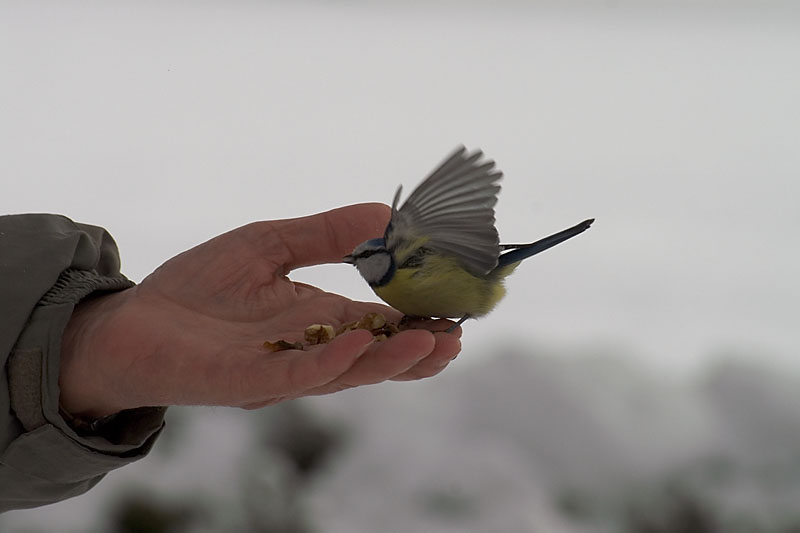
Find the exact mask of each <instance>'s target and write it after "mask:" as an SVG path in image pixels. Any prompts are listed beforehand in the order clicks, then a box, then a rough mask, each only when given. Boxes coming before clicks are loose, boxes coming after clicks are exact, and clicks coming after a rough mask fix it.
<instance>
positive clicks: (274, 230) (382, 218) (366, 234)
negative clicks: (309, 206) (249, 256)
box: [252, 203, 391, 272]
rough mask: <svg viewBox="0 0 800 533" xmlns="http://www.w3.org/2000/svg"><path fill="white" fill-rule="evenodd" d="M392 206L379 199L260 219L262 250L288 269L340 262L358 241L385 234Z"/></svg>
mask: <svg viewBox="0 0 800 533" xmlns="http://www.w3.org/2000/svg"><path fill="white" fill-rule="evenodd" d="M390 216H391V209H390V208H389V206H387V205H384V204H379V203H370V204H357V205H350V206H347V207H340V208H338V209H333V210H331V211H326V212H325V213H319V214H316V215H310V216H307V217H301V218H291V219H286V220H274V221H268V222H256V223H255V224H253V226H255V228H252V229H255V230H256V231H257V232H258V233H259V235H260V237H261V238H259V239H258V240H259V242H260V247H261V252H262V253H264V254H267V256H268V257H271V258H272V259H273V260H274V261H276V262H280V263H281V264H282V266H283V270H284V272H289V271H291V270H293V269H295V268H299V267H303V266H310V265H318V264H322V263H338V262H340V261H341V260H342V257H344V256H345V255H347V254H349V253H350V252H352V251H353V248H355V246H356V245H358V244H359V243H361V242H363V241H366V240H368V239H374V238H376V237H380V236H382V235H383V233H384V231H385V230H386V225H387V224H388V223H389V218H390Z"/></svg>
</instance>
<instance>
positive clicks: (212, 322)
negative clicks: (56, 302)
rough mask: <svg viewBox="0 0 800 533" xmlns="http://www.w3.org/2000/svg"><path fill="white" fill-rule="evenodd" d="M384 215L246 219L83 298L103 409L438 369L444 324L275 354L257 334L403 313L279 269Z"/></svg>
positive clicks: (214, 401)
mask: <svg viewBox="0 0 800 533" xmlns="http://www.w3.org/2000/svg"><path fill="white" fill-rule="evenodd" d="M388 218H389V209H388V207H387V206H384V205H382V204H362V205H355V206H350V207H345V208H341V209H336V210H333V211H329V212H327V213H322V214H319V215H313V216H310V217H304V218H299V219H290V220H281V221H271V222H256V223H253V224H249V225H247V226H243V227H241V228H238V229H236V230H233V231H231V232H228V233H226V234H223V235H220V236H219V237H216V238H214V239H212V240H210V241H208V242H206V243H203V244H201V245H199V246H197V247H195V248H192V249H191V250H188V251H186V252H184V253H182V254H180V255H178V256H176V257H174V258H173V259H171V260H169V261H167V262H166V263H165V264H164V265H162V266H161V267H159V268H158V269H157V270H156V271H155V272H153V273H152V274H151V275H150V276H148V277H147V278H146V279H145V280H144V281H143V282H142V283H141V284H140V285H138V286H136V287H134V288H132V289H129V290H127V291H124V292H122V293H117V294H114V295H111V296H107V297H104V298H101V299H100V301H98V302H94V303H91V304H90V305H89V306H86V308H85V314H84V316H83V318H80V316H79V318H78V319H77V320H78V324H81V323H82V321H83V323H84V324H86V323H87V322H86V321H89V322H91V321H92V320H94V322H93V324H94V327H84V328H83V329H84V331H89V332H91V335H89V336H88V339H87V340H85V341H84V343H83V347H84V348H86V347H90V346H91V347H92V349H84V352H86V354H87V355H88V357H89V358H90V359H91V358H94V360H93V361H92V362H91V363H90V365H92V366H93V371H94V372H95V373H98V372H99V373H101V374H102V375H101V376H97V375H95V376H94V377H95V379H94V380H93V382H94V383H98V382H101V383H103V384H104V385H105V387H104V388H106V389H107V390H106V391H104V392H103V393H102V395H103V396H104V397H105V398H109V397H111V398H113V400H112V401H109V402H107V403H106V404H105V405H106V407H105V408H103V409H102V410H100V411H109V412H113V411H115V410H119V409H121V408H131V407H139V406H144V405H172V404H203V405H231V406H239V407H246V408H256V407H261V406H264V405H269V404H272V403H276V402H279V401H281V400H284V399H290V398H297V397H300V396H307V395H316V394H326V393H330V392H335V391H338V390H342V389H346V388H349V387H354V386H359V385H366V384H371V383H377V382H380V381H384V380H387V379H398V380H402V379H419V378H423V377H428V376H432V375H434V374H436V373H438V372H439V371H441V370H442V369H443V368H444V367H445V366H446V365H447V363H448V362H449V361H450V360H451V359H452V358H454V357H455V356H456V354H457V353H458V351H459V349H460V341H459V339H458V335H453V334H448V333H444V332H443V331H442V330H444V329H445V328H447V327H448V326H449V325H451V323H450V322H449V321H436V322H430V323H426V324H425V327H426V328H428V329H430V330H432V331H435V333H431V331H427V330H421V329H420V330H407V331H403V332H401V333H399V334H397V335H395V336H392V337H391V338H389V339H387V340H385V341H382V342H377V341H375V340H374V338H373V337H372V334H371V333H370V332H368V331H364V330H354V331H350V332H347V333H345V334H343V335H340V336H339V337H337V338H336V339H334V340H333V341H332V342H331V343H329V344H324V345H318V346H310V347H307V348H306V349H305V350H302V351H301V350H287V351H281V352H274V353H273V352H269V351H267V350H265V349H264V348H263V346H262V345H263V342H264V341H265V340H271V341H275V340H278V339H284V340H288V341H298V340H302V339H303V332H304V330H305V328H306V327H307V326H308V325H310V324H314V323H323V324H333V325H334V326H335V325H339V324H343V323H346V322H351V321H354V320H357V319H359V318H360V317H362V316H363V315H364V314H366V313H368V312H380V313H383V314H384V315H386V317H387V318H388V319H390V320H398V319H399V318H400V316H401V314H400V313H398V312H397V311H395V310H393V309H391V308H389V307H386V306H384V305H380V304H376V303H365V302H355V301H352V300H349V299H347V298H345V297H342V296H339V295H337V294H332V293H328V292H325V291H322V290H320V289H318V288H316V287H312V286H309V285H306V284H302V283H295V282H293V281H291V280H290V279H289V278H288V277H286V275H287V274H288V273H289V272H290V271H291V270H293V269H295V268H298V267H302V266H309V265H314V264H320V263H330V262H339V261H340V260H341V258H342V257H343V256H344V255H345V254H347V253H349V252H350V251H351V250H352V249H353V247H354V246H355V245H356V244H358V243H359V242H361V241H363V240H366V239H368V238H372V237H375V236H376V235H380V234H381V233H382V232H383V228H384V227H385V226H386V223H387V221H388ZM80 307H82V306H79V309H80ZM76 314H77V312H76ZM457 331H459V330H457ZM89 340H90V341H91V343H88V342H89ZM87 343H88V344H87ZM108 353H113V354H114V357H113V358H112V357H107V355H106V354H108ZM83 367H84V368H86V365H85V364H84V365H83ZM62 377H63V376H62ZM98 379H99V381H98ZM67 381H68V380H67ZM67 385H68V383H67ZM62 388H63V387H62ZM98 394H100V392H99V391H98ZM62 395H63V392H62ZM81 407H83V409H81ZM72 408H73V409H75V410H77V411H80V410H83V411H86V408H85V406H81V405H75V406H73V407H72ZM92 411H94V412H95V414H104V413H103V412H100V411H98V410H97V409H92Z"/></svg>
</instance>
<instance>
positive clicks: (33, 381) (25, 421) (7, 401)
mask: <svg viewBox="0 0 800 533" xmlns="http://www.w3.org/2000/svg"><path fill="white" fill-rule="evenodd" d="M131 286H133V283H132V282H131V281H129V280H128V279H126V278H125V277H124V276H123V275H122V274H121V273H120V265H119V255H118V252H117V248H116V244H115V243H114V240H113V239H112V238H111V236H110V235H109V234H108V233H107V232H106V231H105V230H103V229H102V228H98V227H95V226H88V225H83V224H76V223H74V222H72V221H71V220H69V219H67V218H65V217H61V216H57V215H10V216H0V358H1V359H2V363H3V365H2V367H1V368H0V372H2V374H0V512H2V511H6V510H9V509H19V508H26V507H35V506H39V505H45V504H48V503H52V502H56V501H59V500H64V499H66V498H70V497H72V496H77V495H79V494H82V493H84V492H86V491H87V490H89V489H90V488H91V487H93V486H94V485H95V484H96V483H97V482H98V481H100V479H101V478H102V477H103V476H104V475H105V474H106V473H107V472H109V471H110V470H113V469H115V468H119V467H120V466H123V465H125V464H128V463H130V462H133V461H135V460H137V459H140V458H142V457H143V456H144V455H145V454H147V452H148V451H149V450H150V448H151V446H152V445H153V442H154V441H155V439H156V437H157V436H158V434H159V433H160V431H161V429H162V427H163V419H164V410H165V408H143V409H134V410H130V411H122V413H120V414H118V415H115V416H114V418H113V420H111V421H110V422H109V423H107V424H105V425H104V426H103V427H102V428H100V429H96V430H94V431H89V432H86V431H76V430H75V429H73V427H72V425H70V424H69V423H67V421H66V420H65V419H64V418H63V417H62V416H61V414H60V413H59V389H58V375H59V359H60V352H61V336H62V334H63V331H64V328H65V327H66V325H67V322H68V321H69V318H70V316H71V314H72V311H73V309H74V307H75V305H76V304H77V303H78V302H79V301H80V300H82V299H83V298H86V297H87V296H89V295H92V296H95V295H98V294H102V293H103V292H108V291H120V290H125V289H127V288H129V287H131ZM73 425H74V424H73Z"/></svg>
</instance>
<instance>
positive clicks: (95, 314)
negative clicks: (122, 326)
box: [58, 289, 132, 419]
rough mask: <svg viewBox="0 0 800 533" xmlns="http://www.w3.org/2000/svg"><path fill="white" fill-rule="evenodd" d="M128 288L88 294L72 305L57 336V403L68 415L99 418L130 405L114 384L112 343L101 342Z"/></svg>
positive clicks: (106, 335) (125, 296)
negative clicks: (66, 319) (65, 323)
mask: <svg viewBox="0 0 800 533" xmlns="http://www.w3.org/2000/svg"><path fill="white" fill-rule="evenodd" d="M131 291H132V289H128V290H125V291H121V292H116V293H111V294H106V295H103V296H98V297H94V298H89V299H87V300H84V301H82V302H80V303H79V304H78V305H76V306H75V309H74V311H73V313H72V316H71V318H70V320H69V322H68V324H67V327H66V328H65V330H64V334H63V336H62V340H61V362H60V368H59V380H58V384H59V388H60V391H61V392H60V398H59V403H60V406H61V410H62V411H66V413H67V414H68V415H67V417H68V418H80V419H99V418H103V417H107V416H108V415H112V414H114V413H117V412H119V411H122V410H124V409H127V408H129V407H131V406H130V405H127V402H126V401H125V399H124V398H123V397H122V396H121V395H120V390H119V389H118V388H116V389H115V387H114V382H115V380H114V379H110V378H111V377H112V376H111V374H113V373H112V372H110V369H112V368H113V367H114V366H115V363H116V362H115V360H114V359H115V357H116V356H117V355H118V354H115V353H113V347H112V346H111V345H110V344H109V343H108V342H104V340H105V339H108V338H109V332H108V331H107V330H108V328H109V326H110V324H111V323H113V320H112V319H111V318H112V316H113V315H114V313H115V312H116V310H117V309H118V308H119V307H120V306H121V305H122V304H123V303H124V301H125V300H126V299H127V298H128V297H129V296H130V292H131Z"/></svg>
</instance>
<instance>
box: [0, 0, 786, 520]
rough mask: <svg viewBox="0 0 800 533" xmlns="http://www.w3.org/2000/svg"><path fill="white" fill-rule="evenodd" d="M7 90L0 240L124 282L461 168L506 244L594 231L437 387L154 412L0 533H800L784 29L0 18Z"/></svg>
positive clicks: (516, 15)
mask: <svg viewBox="0 0 800 533" xmlns="http://www.w3.org/2000/svg"><path fill="white" fill-rule="evenodd" d="M0 64H2V67H3V68H2V83H1V84H0V146H1V147H2V148H0V154H1V155H2V157H0V180H2V184H3V193H2V194H1V195H0V212H2V213H19V212H34V211H38V212H42V211H44V212H57V213H63V214H65V215H67V216H70V217H72V218H73V219H75V220H78V221H81V222H87V223H94V224H98V225H101V226H104V227H106V228H107V229H108V230H109V231H110V232H111V233H112V234H113V235H114V236H115V238H116V239H117V242H118V244H119V246H120V249H121V251H122V258H123V270H124V272H125V273H126V274H127V275H128V276H129V277H131V278H132V279H134V280H137V281H138V280H141V279H142V278H143V277H144V276H146V275H147V274H148V273H149V272H151V271H152V270H153V269H155V268H156V267H157V266H158V265H159V264H160V263H162V262H163V261H165V260H166V259H168V258H170V257H172V256H173V255H175V254H177V253H179V252H181V251H183V250H185V249H186V248H189V247H191V246H193V245H195V244H198V243H200V242H202V241H204V240H206V239H208V238H210V237H213V236H214V235H217V234H219V233H222V232H224V231H226V230H228V229H231V228H233V227H236V226H239V225H242V224H245V223H247V222H250V221H253V220H259V219H274V218H287V217H295V216H301V215H305V214H310V213H314V212H319V211H323V210H327V209H330V208H333V207H336V206H340V205H346V204H351V203H357V202H364V201H383V202H389V201H390V200H391V196H392V194H393V192H394V190H395V188H396V186H397V185H398V184H400V183H403V184H405V185H406V187H407V190H408V189H410V188H411V187H413V186H414V185H415V184H416V183H417V182H418V181H419V180H420V179H421V178H422V177H424V175H425V174H426V173H427V172H428V171H429V170H430V169H431V168H433V166H434V165H435V164H436V163H438V162H439V161H440V159H441V158H442V157H444V156H445V155H446V153H447V152H448V151H449V150H451V149H452V148H453V147H454V146H455V145H456V144H458V143H465V144H466V145H467V146H468V147H481V148H483V149H484V151H485V152H486V153H487V155H488V156H489V157H491V158H494V159H495V160H496V161H497V163H498V166H499V167H500V168H501V169H502V170H503V171H504V172H505V174H506V178H505V180H504V183H503V186H504V189H503V192H502V193H501V198H500V203H499V204H498V228H499V230H500V234H501V236H502V237H503V240H505V241H525V240H528V241H530V240H534V239H537V238H539V237H542V236H544V235H548V234H549V233H551V232H554V231H557V230H560V229H563V228H565V227H567V226H570V225H572V224H574V223H576V222H578V221H580V220H583V219H584V218H587V217H596V218H597V222H596V223H595V226H594V227H593V228H592V229H591V230H590V231H589V232H587V233H586V234H584V235H582V236H580V237H579V238H577V239H575V240H574V241H570V242H569V243H567V244H564V245H561V246H559V247H558V248H556V249H554V250H552V251H549V252H547V253H546V254H543V255H542V256H539V257H537V258H536V260H535V261H534V262H532V263H529V264H526V265H524V267H523V268H521V269H520V270H519V271H518V272H517V273H516V274H515V275H514V276H513V277H512V278H511V279H510V280H509V283H508V286H509V296H508V297H507V298H506V299H505V301H504V302H503V303H502V304H501V305H500V306H499V307H498V309H497V310H496V311H495V312H494V313H493V314H492V315H490V316H489V317H487V318H485V319H483V320H481V321H473V322H470V323H468V324H467V325H466V327H465V332H464V339H463V340H464V350H463V353H462V354H461V355H460V356H459V359H458V360H457V362H456V364H454V365H451V368H450V369H448V371H447V372H446V373H444V374H443V375H441V376H439V377H437V378H435V379H432V380H428V381H426V382H421V383H413V384H386V385H380V386H374V387H370V388H365V389H361V390H356V391H348V392H345V393H341V394H337V395H334V396H331V397H326V398H314V399H311V400H306V401H299V402H293V403H288V404H285V405H280V406H277V407H274V408H269V409H265V410H263V411H260V412H240V411H237V410H232V409H218V408H203V407H201V408H188V409H172V410H171V411H170V413H169V416H168V429H167V430H166V431H165V433H164V435H163V437H162V439H161V441H160V442H159V444H158V445H157V446H156V448H155V450H154V451H153V453H152V455H151V456H150V457H148V458H147V459H146V460H144V461H142V462H141V463H139V464H136V465H133V466H131V467H128V468H125V469H123V470H121V471H118V472H115V473H112V474H111V475H109V476H108V477H107V479H106V480H104V481H103V482H102V483H101V484H100V485H99V486H98V487H96V488H95V489H94V490H92V491H90V492H89V493H88V494H86V495H84V496H81V497H79V498H75V499H73V500H69V501H66V502H62V503H59V504H57V505H52V506H49V507H45V508H41V509H35V510H29V511H15V512H11V513H7V514H6V515H4V516H0V530H2V531H3V532H35V531H76V532H77V531H80V532H83V531H97V532H105V531H152V532H156V531H169V532H172V531H175V532H177V531H191V532H216V531H264V532H285V533H290V532H293V533H304V532H317V531H320V532H334V533H336V532H342V533H345V532H348V533H349V532H362V531H363V532H377V531H380V532H431V533H438V532H443V533H444V532H456V531H458V532H476V533H477V532H487V531H501V532H510V533H514V532H531V531H537V532H547V533H549V532H555V533H559V532H565V533H573V532H574V533H588V532H620V531H621V532H630V533H651V532H652V533H660V532H665V533H666V532H698V533H704V532H722V531H724V532H781V533H790V532H798V531H800V504H798V502H800V364H798V362H797V356H798V351H800V335H798V329H800V328H799V326H798V325H799V324H800V320H798V316H800V313H799V312H798V301H800V283H799V282H798V281H797V273H798V272H800V247H798V244H797V242H798V241H797V236H796V234H795V233H796V231H797V230H798V228H800V208H798V197H800V126H798V125H799V124H800V98H798V95H800V6H798V5H797V4H796V3H794V2H757V1H755V0H753V1H746V0H740V1H738V2H715V1H712V0H705V1H704V0H698V1H688V0H687V1H683V2H669V1H667V0H650V1H644V2H632V1H628V0H609V1H605V2H603V1H596V2H593V1H588V0H587V1H579V0H571V1H565V2H556V1H539V2H515V1H511V0H508V1H499V2H455V1H443V0H440V1H432V2H413V3H412V2H366V1H362V0H354V1H348V2H337V1H330V2H322V1H311V0H299V1H296V2H289V1H275V2H257V1H250V2H246V1H232V2H221V1H202V2H193V3H189V2H178V1H177V0H171V1H165V2H11V1H3V0H0ZM293 277H294V278H296V279H299V280H302V281H306V282H309V283H313V284H316V285H318V286H321V287H323V288H325V289H327V290H331V291H335V292H339V293H342V294H345V295H348V296H350V297H352V298H358V299H375V297H374V295H373V294H372V293H371V291H370V290H369V288H368V287H367V286H366V284H364V283H363V282H362V281H361V279H360V278H359V277H358V275H357V274H356V272H355V271H354V270H353V269H352V267H349V266H346V265H326V266H321V267H315V268H311V269H304V270H301V271H298V272H296V273H294V274H293Z"/></svg>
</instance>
